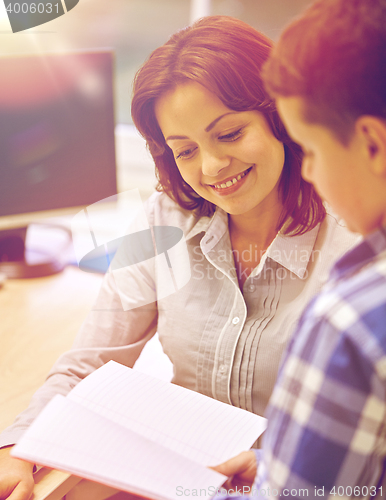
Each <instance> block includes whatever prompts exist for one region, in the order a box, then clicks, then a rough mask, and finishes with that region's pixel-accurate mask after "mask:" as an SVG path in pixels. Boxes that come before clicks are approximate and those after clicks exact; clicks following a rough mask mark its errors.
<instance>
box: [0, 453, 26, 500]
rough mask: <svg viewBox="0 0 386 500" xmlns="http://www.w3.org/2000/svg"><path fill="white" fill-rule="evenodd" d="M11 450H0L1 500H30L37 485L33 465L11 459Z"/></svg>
mask: <svg viewBox="0 0 386 500" xmlns="http://www.w3.org/2000/svg"><path fill="white" fill-rule="evenodd" d="M11 449H12V447H8V448H1V449H0V499H5V498H7V500H28V499H29V498H30V496H31V494H32V490H33V488H34V484H35V483H34V478H33V474H32V471H33V464H30V463H29V462H25V461H24V460H19V459H18V458H13V457H11V456H10V454H9V453H10V451H11Z"/></svg>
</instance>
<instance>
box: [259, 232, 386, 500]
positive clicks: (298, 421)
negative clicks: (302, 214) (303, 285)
mask: <svg viewBox="0 0 386 500" xmlns="http://www.w3.org/2000/svg"><path fill="white" fill-rule="evenodd" d="M267 417H268V420H269V424H268V429H267V431H266V436H265V439H264V444H263V448H264V450H263V456H264V458H263V461H262V463H261V464H260V465H259V475H258V478H257V481H256V483H255V486H254V487H255V491H260V492H261V490H262V489H263V490H264V492H267V491H268V488H270V491H271V492H272V491H274V490H276V491H277V496H279V495H280V494H281V496H289V497H290V498H304V497H307V496H308V497H309V498H320V497H322V498H328V499H334V500H336V498H340V499H342V498H350V497H354V498H358V497H360V498H363V497H364V498H374V497H375V496H377V497H379V498H384V497H386V479H385V463H386V462H385V457H386V233H385V231H383V230H380V231H377V232H375V233H373V234H372V235H371V236H370V237H368V238H367V239H365V240H364V241H363V242H362V243H360V244H359V245H358V246H357V247H355V248H354V249H353V250H352V251H351V252H349V253H348V254H346V255H345V256H344V257H343V258H342V259H340V261H339V262H338V263H337V264H336V265H335V266H334V268H333V270H332V272H331V277H330V281H329V283H328V284H327V285H326V287H325V288H324V289H323V291H322V292H321V293H320V294H319V295H318V296H317V297H316V298H315V299H314V300H313V301H312V302H311V303H310V304H309V306H308V307H307V308H306V310H305V312H304V313H303V315H302V318H301V320H300V323H299V325H298V328H297V330H296V332H295V334H294V336H293V339H292V342H291V344H290V346H289V348H288V351H287V354H286V357H285V360H284V362H283V364H282V368H281V371H280V374H279V378H278V381H277V384H276V387H275V390H274V392H273V395H272V398H271V401H270V405H269V408H268V411H267ZM338 488H339V490H338ZM354 488H355V489H354ZM274 492H275V491H274ZM322 494H323V496H322ZM260 496H264V495H260ZM267 496H269V495H267ZM273 496H275V495H273Z"/></svg>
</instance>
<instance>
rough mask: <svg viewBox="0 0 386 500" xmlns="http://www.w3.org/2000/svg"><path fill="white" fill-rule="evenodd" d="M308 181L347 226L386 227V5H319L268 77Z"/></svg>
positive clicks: (286, 42)
mask: <svg viewBox="0 0 386 500" xmlns="http://www.w3.org/2000/svg"><path fill="white" fill-rule="evenodd" d="M263 76H264V80H265V83H266V86H267V88H268V90H269V91H270V93H271V94H272V95H273V96H274V97H275V98H276V101H277V106H278V110H279V113H280V115H281V117H282V119H283V122H284V123H285V125H286V126H287V129H288V132H289V133H290V135H292V137H293V139H294V140H295V141H296V142H299V144H300V145H301V146H302V147H303V149H304V151H305V159H304V164H303V171H302V173H303V176H304V177H305V178H306V180H309V181H310V182H312V183H313V184H314V185H315V187H316V189H317V190H318V191H319V193H320V194H321V195H322V196H323V197H324V198H325V199H326V200H327V202H329V203H330V205H331V206H332V208H333V209H334V210H335V211H336V212H337V213H338V214H339V215H341V216H342V217H343V218H344V219H345V220H346V222H347V223H348V226H349V227H350V228H351V229H353V230H355V231H359V232H361V233H363V234H367V233H369V232H371V231H373V230H374V229H376V228H377V227H379V226H380V225H385V224H386V0H317V1H316V2H315V3H314V4H313V5H312V6H311V7H310V8H309V9H307V10H306V11H305V13H304V14H303V15H302V16H301V17H300V18H298V19H296V20H295V21H294V22H293V23H292V24H290V25H289V26H288V27H287V28H286V29H285V31H284V32H283V34H282V36H281V38H280V40H279V42H278V44H277V46H276V47H275V48H274V50H273V51H272V54H271V57H270V59H269V60H268V62H267V63H266V65H265V67H264V72H263Z"/></svg>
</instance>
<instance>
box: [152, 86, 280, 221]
mask: <svg viewBox="0 0 386 500" xmlns="http://www.w3.org/2000/svg"><path fill="white" fill-rule="evenodd" d="M155 114H156V118H157V121H158V124H159V126H160V128H161V130H162V133H163V135H164V137H165V141H166V144H167V145H168V146H169V147H170V148H171V149H172V151H173V154H174V158H175V160H176V164H177V167H178V169H179V171H180V173H181V175H182V177H183V179H184V180H185V182H187V184H189V185H190V186H191V188H192V189H194V191H195V192H196V193H198V194H199V195H200V196H202V197H203V198H205V199H206V200H208V201H210V202H212V203H214V204H215V205H217V206H219V207H221V208H222V209H223V210H225V211H226V212H227V213H229V214H231V215H241V214H246V213H248V212H251V211H252V212H256V214H259V213H260V212H261V211H264V210H267V209H268V210H269V209H271V208H272V207H273V206H276V207H277V205H278V204H279V203H280V202H279V196H278V181H279V179H280V175H281V172H282V170H283V164H284V147H283V144H282V143H281V142H280V141H278V140H277V139H276V138H275V137H274V135H273V134H272V132H271V129H270V127H269V125H268V123H267V122H266V120H265V117H264V115H263V114H262V113H260V112H258V111H243V112H237V111H232V110H231V109H229V108H227V107H226V106H225V105H224V104H223V103H222V102H221V101H220V99H219V98H218V97H217V96H216V95H215V94H213V93H212V92H210V91H209V90H207V89H206V88H205V87H203V86H202V85H200V84H198V83H195V82H191V83H186V84H183V85H179V86H178V87H176V89H174V90H172V91H170V92H168V93H166V94H165V95H163V96H162V97H160V98H159V99H158V100H157V101H156V105H155Z"/></svg>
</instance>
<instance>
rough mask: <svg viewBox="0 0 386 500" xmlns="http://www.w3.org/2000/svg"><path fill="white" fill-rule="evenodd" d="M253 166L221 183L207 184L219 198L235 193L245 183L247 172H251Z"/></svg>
mask: <svg viewBox="0 0 386 500" xmlns="http://www.w3.org/2000/svg"><path fill="white" fill-rule="evenodd" d="M252 168H253V165H252V166H251V167H249V168H247V169H246V170H244V171H243V172H241V173H240V174H237V175H236V176H234V177H229V178H227V179H224V180H222V181H219V182H217V183H215V184H209V186H211V188H212V189H213V190H214V191H216V193H217V194H219V195H220V196H226V195H228V194H233V193H234V192H235V191H237V190H238V189H239V188H240V187H241V186H243V185H244V183H245V181H246V177H247V176H248V174H249V172H250V171H251V170H252Z"/></svg>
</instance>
